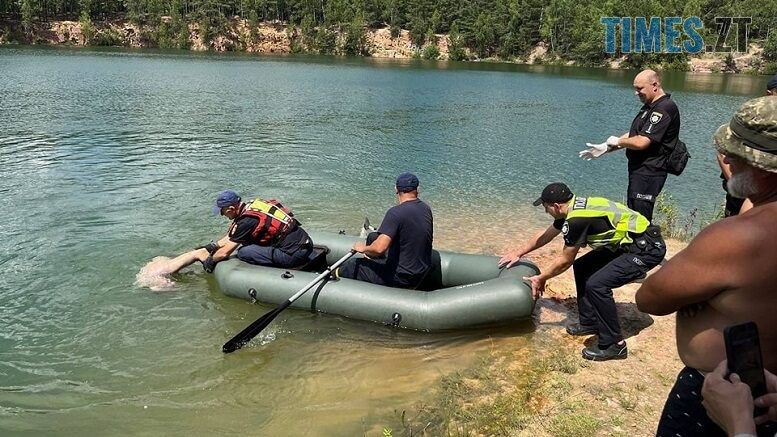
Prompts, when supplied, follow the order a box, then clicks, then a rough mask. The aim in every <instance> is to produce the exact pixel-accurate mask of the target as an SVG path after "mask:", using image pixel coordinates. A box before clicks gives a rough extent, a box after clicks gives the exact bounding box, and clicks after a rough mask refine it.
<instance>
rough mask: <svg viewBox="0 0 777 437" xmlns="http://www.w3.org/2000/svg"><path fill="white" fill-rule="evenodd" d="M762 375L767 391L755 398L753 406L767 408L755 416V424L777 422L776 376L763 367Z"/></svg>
mask: <svg viewBox="0 0 777 437" xmlns="http://www.w3.org/2000/svg"><path fill="white" fill-rule="evenodd" d="M764 376H765V377H766V391H767V392H768V393H767V394H765V395H763V396H761V397H760V398H758V399H756V400H755V406H756V407H761V408H768V411H767V412H766V414H764V415H762V416H758V417H756V418H755V424H756V425H761V424H763V423H766V422H769V421H772V422H777V376H775V375H774V373H772V372H770V371H768V370H766V369H764Z"/></svg>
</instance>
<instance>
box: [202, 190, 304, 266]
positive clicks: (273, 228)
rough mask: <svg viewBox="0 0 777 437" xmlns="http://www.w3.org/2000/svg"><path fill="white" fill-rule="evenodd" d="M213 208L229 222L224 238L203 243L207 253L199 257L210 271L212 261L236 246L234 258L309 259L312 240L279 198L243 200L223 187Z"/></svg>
mask: <svg viewBox="0 0 777 437" xmlns="http://www.w3.org/2000/svg"><path fill="white" fill-rule="evenodd" d="M213 211H214V213H218V214H221V215H223V216H224V217H226V218H228V219H230V220H232V224H231V225H230V226H229V231H228V233H227V235H226V236H225V237H224V238H222V239H221V240H219V241H218V242H210V243H209V244H208V245H206V246H204V248H205V249H206V250H207V251H208V253H210V256H208V257H207V258H206V259H205V260H203V261H202V267H203V269H205V271H207V272H212V271H213V269H214V267H215V266H216V263H218V262H219V261H221V260H224V259H226V258H228V257H229V255H230V254H231V253H232V252H233V251H234V250H235V249H237V248H238V247H239V246H240V249H238V251H237V257H238V259H240V260H243V261H245V262H247V263H250V264H257V265H265V266H275V267H283V268H297V267H301V266H302V265H304V264H305V263H307V262H308V261H309V257H310V255H311V253H312V252H313V241H312V240H311V239H310V236H309V235H308V233H307V232H305V230H304V229H302V226H300V224H299V222H298V221H297V219H295V218H294V214H292V213H291V211H289V209H287V208H286V207H284V206H283V205H281V204H280V202H278V201H276V200H262V199H254V200H252V201H250V202H248V203H244V202H243V201H242V200H241V199H240V196H238V194H237V193H235V192H234V191H231V190H226V191H223V192H222V193H221V194H219V196H218V198H217V199H216V205H215V206H214V207H213Z"/></svg>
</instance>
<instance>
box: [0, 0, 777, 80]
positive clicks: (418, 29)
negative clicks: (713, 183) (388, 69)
mask: <svg viewBox="0 0 777 437" xmlns="http://www.w3.org/2000/svg"><path fill="white" fill-rule="evenodd" d="M775 11H777V0H660V1H659V0H640V1H633V0H604V1H602V0H0V15H3V16H6V17H8V16H10V17H13V18H15V19H16V20H18V21H19V22H20V23H22V25H23V26H29V25H30V24H31V23H33V22H35V21H46V20H62V19H80V20H81V21H82V22H83V21H86V22H87V23H91V20H103V19H111V18H123V19H128V20H130V21H132V22H134V23H137V24H144V25H149V26H152V27H156V28H158V29H161V32H162V34H163V35H162V37H163V38H165V37H166V38H167V39H168V40H170V41H181V40H182V39H183V38H182V37H179V36H180V35H179V36H177V34H176V32H177V33H181V32H183V29H184V27H185V25H184V23H189V22H197V23H199V24H200V28H201V29H205V31H206V33H207V34H208V35H215V34H218V33H219V32H220V31H223V30H225V29H226V28H227V26H228V25H229V20H230V19H231V18H233V17H235V16H238V17H243V18H245V19H247V20H248V21H249V22H250V23H252V24H255V23H258V22H262V21H274V22H277V23H282V24H283V25H288V26H293V27H294V28H299V29H301V35H299V36H300V39H299V41H302V42H306V43H305V44H304V45H305V46H306V47H318V48H319V51H320V52H327V50H326V49H327V47H329V46H331V44H332V43H333V40H334V37H333V36H332V35H331V31H332V30H333V29H335V30H337V31H340V32H344V33H347V34H353V35H352V36H350V37H348V38H346V44H351V45H352V47H351V48H350V49H348V50H346V52H348V53H351V52H354V53H359V52H360V51H363V49H364V47H363V43H364V40H363V39H364V37H363V29H365V28H380V27H385V26H390V27H391V29H392V34H393V35H394V36H396V35H398V33H399V30H400V29H407V30H409V31H410V36H411V38H412V40H413V43H415V44H416V45H417V46H419V47H421V46H423V45H424V44H427V45H429V44H432V45H434V43H435V41H436V37H435V35H437V34H448V36H449V38H450V54H451V58H453V59H463V58H465V57H466V56H467V54H466V51H465V50H464V49H465V48H467V49H469V51H470V52H471V53H473V54H475V55H476V56H477V57H480V58H485V57H500V58H503V59H511V58H514V57H522V56H526V55H527V53H528V52H529V51H530V50H531V49H532V48H533V47H534V46H535V45H536V44H537V43H539V42H544V43H545V44H546V46H547V48H548V50H549V53H550V54H551V55H558V56H559V57H561V58H563V59H566V60H573V61H576V62H578V63H580V64H584V65H585V64H587V65H596V64H600V63H602V62H603V61H604V60H606V59H607V58H608V57H611V56H613V55H607V54H606V53H604V50H603V35H604V26H603V25H602V24H601V23H600V17H603V16H618V17H620V16H622V17H629V16H631V17H633V16H647V17H650V16H658V17H666V16H681V17H688V16H699V17H701V18H702V20H703V22H704V29H703V30H702V32H701V33H702V36H703V37H704V39H705V41H706V42H707V43H708V44H712V43H714V40H715V39H716V37H717V32H716V26H717V25H716V23H715V17H741V16H747V17H752V23H751V25H750V27H749V29H748V34H749V38H750V39H751V40H762V41H764V43H765V44H766V49H767V50H766V52H765V53H764V57H765V58H766V59H767V60H777V31H772V32H769V30H770V28H774V27H775V24H777V20H776V19H775V17H774V13H775ZM163 17H165V18H164V19H163ZM170 18H172V21H171V19H170ZM208 35H206V36H208ZM349 39H350V41H348V40H349ZM173 45H176V44H173ZM618 55H619V53H616V54H615V56H618ZM656 59H659V58H657V57H656V55H637V54H631V55H629V56H628V58H627V63H632V64H635V66H639V65H638V64H641V63H645V62H650V61H654V60H656ZM660 59H661V60H663V62H667V60H668V62H675V61H676V62H678V63H683V62H685V61H686V60H687V58H686V57H685V55H683V54H677V55H662V56H661V57H660Z"/></svg>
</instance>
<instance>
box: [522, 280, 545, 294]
mask: <svg viewBox="0 0 777 437" xmlns="http://www.w3.org/2000/svg"><path fill="white" fill-rule="evenodd" d="M523 280H524V281H529V283H531V294H532V296H533V297H534V299H535V300H537V299H539V298H540V296H542V293H544V292H545V279H542V277H541V276H540V275H534V276H524V277H523Z"/></svg>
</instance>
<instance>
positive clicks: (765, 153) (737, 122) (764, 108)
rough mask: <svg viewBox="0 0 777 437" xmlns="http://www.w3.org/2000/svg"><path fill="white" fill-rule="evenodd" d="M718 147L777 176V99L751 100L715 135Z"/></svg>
mask: <svg viewBox="0 0 777 437" xmlns="http://www.w3.org/2000/svg"><path fill="white" fill-rule="evenodd" d="M713 140H714V141H715V148H716V149H718V151H719V152H720V153H722V154H724V155H731V156H736V157H738V158H741V159H743V160H745V161H747V162H748V163H750V165H752V166H753V167H757V168H760V169H762V170H766V171H769V172H772V173H777V97H773V96H767V97H759V98H757V99H752V100H748V101H747V102H745V104H744V105H742V106H741V107H740V108H739V109H738V110H737V112H736V113H734V116H733V117H732V118H731V122H729V123H726V124H724V125H722V126H720V127H719V128H718V130H717V131H716V132H715V135H714V136H713Z"/></svg>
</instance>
